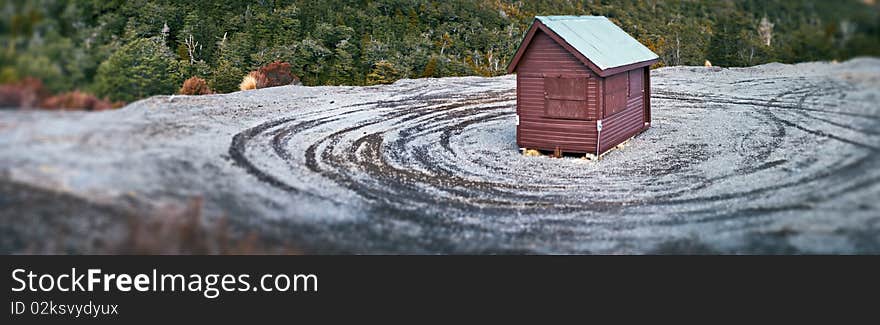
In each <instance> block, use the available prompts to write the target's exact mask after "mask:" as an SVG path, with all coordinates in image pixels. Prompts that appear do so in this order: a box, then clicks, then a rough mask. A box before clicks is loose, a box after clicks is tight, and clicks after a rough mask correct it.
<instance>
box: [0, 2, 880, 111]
mask: <svg viewBox="0 0 880 325" xmlns="http://www.w3.org/2000/svg"><path fill="white" fill-rule="evenodd" d="M2 7H3V10H4V12H5V14H4V15H5V16H4V18H6V19H2V20H0V68H2V69H0V80H4V81H12V80H15V79H21V78H25V77H28V76H35V77H38V78H40V79H41V80H42V81H43V83H44V84H45V86H46V88H48V89H49V90H51V91H53V92H60V91H68V90H73V89H96V90H100V91H101V93H102V94H106V95H110V96H111V97H112V98H114V99H121V98H126V100H131V99H136V98H140V97H142V96H147V95H150V94H155V93H172V92H174V91H175V90H176V89H175V88H176V86H179V85H180V82H181V81H182V80H183V78H184V77H190V76H200V77H202V78H205V79H206V80H207V81H208V84H209V85H211V87H212V88H214V90H216V91H219V92H228V91H234V90H236V89H238V83H239V82H240V81H241V78H242V76H243V75H244V74H245V73H247V72H248V71H254V70H256V69H258V68H259V67H262V66H265V65H267V64H270V63H271V62H274V61H283V62H289V63H291V70H292V73H293V74H294V75H296V76H297V77H299V78H300V79H301V80H302V82H303V84H305V85H365V84H375V83H386V82H393V81H394V80H396V79H398V78H415V77H444V76H464V75H484V76H493V75H500V74H504V73H506V71H505V68H506V66H507V63H508V62H510V60H511V58H512V56H513V55H514V53H515V51H516V49H517V47H518V46H519V43H520V40H521V39H522V37H523V34H524V32H525V31H526V29H527V28H528V27H529V25H530V24H531V22H532V20H533V18H534V16H535V15H604V16H607V17H609V18H610V19H611V20H612V21H614V22H615V23H617V24H618V25H620V26H621V28H623V29H624V30H625V31H627V32H628V33H630V34H631V35H633V36H634V37H636V38H637V39H638V40H639V41H641V42H642V43H644V44H645V45H646V46H648V47H649V48H651V49H652V50H653V51H655V52H656V53H657V54H658V55H659V56H660V59H661V63H660V65H702V64H703V61H704V60H706V59H709V60H711V61H712V62H713V63H714V64H715V65H720V66H745V65H754V64H761V63H766V62H772V61H779V62H785V63H791V62H799V61H809V60H832V59H837V60H844V59H847V58H851V57H854V56H859V55H880V7H878V5H876V4H874V5H869V4H866V2H865V1H825V0H776V1H768V0H737V1H710V0H668V1H662V0H620V1H605V0H601V1H600V0H593V1H570V0H544V1H519V0H497V1H483V0H448V1H435V0H412V1H400V0H372V1H343V0H325V1H309V0H276V1H242V0H229V1H170V0H131V1H98V0H42V1H28V0H7V1H6V2H4V5H3V6H2ZM765 17H766V19H767V24H765V25H764V26H765V27H767V26H770V25H772V27H770V28H769V29H768V28H765V30H761V28H762V27H761V21H762V19H763V18H765ZM767 35H770V37H769V38H770V44H769V45H767V44H766V43H767ZM143 39H153V40H154V42H155V43H156V44H158V45H161V47H163V48H164V49H162V50H161V51H158V50H157V51H158V52H162V53H163V54H162V55H158V56H157V59H156V60H157V61H155V62H157V63H156V64H155V66H151V68H149V69H147V68H145V67H146V66H145V65H144V64H145V62H141V61H144V60H140V61H138V60H135V59H134V58H131V57H129V58H127V60H128V61H126V62H127V63H126V64H128V63H131V64H134V63H137V64H136V65H131V66H128V67H126V66H123V65H121V63H120V62H122V59H123V58H121V57H120V56H124V55H123V54H122V53H123V52H126V51H127V52H131V51H133V50H132V49H131V48H130V47H131V45H132V44H135V43H138V42H140V41H141V40H143ZM140 46H144V44H142V43H141V45H140ZM124 49H125V50H124ZM168 49H170V50H168ZM158 52H157V53H158ZM111 54H112V55H113V58H112V60H113V62H111ZM166 54H167V55H166ZM158 57H161V59H158ZM135 61H137V62H135ZM158 62H161V63H158ZM150 64H152V63H150ZM99 66H100V67H101V68H100V69H99ZM147 66H149V64H148V65H147ZM144 69H146V70H144ZM159 71H165V72H164V73H159ZM117 76H118V78H117ZM122 76H125V78H132V79H133V80H131V81H128V80H125V78H123V77H122ZM145 78H155V79H154V80H152V81H150V82H147V80H146V79H145ZM169 81H175V82H169ZM169 85H173V87H172V86H169ZM154 86H155V87H154ZM112 92H127V93H112Z"/></svg>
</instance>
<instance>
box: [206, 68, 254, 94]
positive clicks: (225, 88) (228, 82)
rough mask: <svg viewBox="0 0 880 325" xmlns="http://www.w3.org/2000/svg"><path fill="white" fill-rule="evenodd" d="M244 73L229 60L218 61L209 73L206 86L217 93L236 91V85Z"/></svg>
mask: <svg viewBox="0 0 880 325" xmlns="http://www.w3.org/2000/svg"><path fill="white" fill-rule="evenodd" d="M244 75H245V73H244V71H242V70H241V69H239V68H237V67H236V66H235V65H233V64H232V62H231V61H229V60H220V61H219V62H217V67H216V68H214V70H213V71H212V72H211V79H210V80H209V81H208V84H209V85H210V86H211V88H212V89H214V90H215V91H217V92H220V93H228V92H233V91H236V90H238V84H239V83H240V82H241V78H242V77H244Z"/></svg>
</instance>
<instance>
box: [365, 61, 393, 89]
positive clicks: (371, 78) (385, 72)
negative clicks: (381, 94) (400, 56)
mask: <svg viewBox="0 0 880 325" xmlns="http://www.w3.org/2000/svg"><path fill="white" fill-rule="evenodd" d="M398 78H400V72H399V71H397V69H396V68H395V67H394V64H392V63H391V62H388V61H384V60H383V61H379V62H376V64H374V65H373V71H371V72H370V74H368V75H367V85H380V84H389V83H392V82H394V81H396V80H397V79H398Z"/></svg>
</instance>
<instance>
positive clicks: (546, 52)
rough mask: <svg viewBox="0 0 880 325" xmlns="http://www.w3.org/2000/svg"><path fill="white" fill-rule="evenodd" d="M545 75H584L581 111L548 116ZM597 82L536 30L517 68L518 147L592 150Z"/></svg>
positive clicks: (600, 98)
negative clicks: (566, 115) (584, 83)
mask: <svg viewBox="0 0 880 325" xmlns="http://www.w3.org/2000/svg"><path fill="white" fill-rule="evenodd" d="M545 77H550V78H553V77H565V78H585V80H586V86H585V89H586V91H587V94H586V95H585V100H583V103H584V104H585V106H586V107H584V108H583V109H584V110H585V111H584V113H583V114H577V115H572V117H575V118H559V117H556V118H553V117H551V116H550V114H548V111H547V99H546V94H545V86H546V85H545V82H544V80H545ZM601 84H602V79H601V78H599V76H598V75H597V74H595V73H594V72H593V71H592V70H590V69H589V68H588V67H586V66H585V65H584V64H583V63H581V62H580V61H579V60H578V59H577V58H575V57H574V55H572V54H571V53H570V52H568V51H567V50H565V49H564V48H563V47H562V46H561V45H559V44H558V43H556V41H554V40H553V39H551V38H550V37H549V36H548V35H547V34H545V33H543V32H541V31H538V32H536V33H535V35H534V36H533V38H532V40H531V43H530V44H529V46H528V49H527V50H526V51H525V52H524V53H523V57H522V59H521V61H520V63H519V66H518V68H517V87H516V89H517V109H516V111H517V114H518V115H519V126H517V132H516V138H517V144H518V145H519V147H522V148H531V149H541V150H555V149H556V147H559V149H560V150H562V151H566V152H595V151H596V134H597V132H596V120H597V119H600V118H601V110H600V109H599V108H600V107H602V101H603V96H602V86H601ZM571 98H572V99H579V98H578V97H571ZM557 99H558V98H557ZM578 103H581V102H578ZM551 114H552V112H551Z"/></svg>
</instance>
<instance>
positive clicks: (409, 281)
mask: <svg viewBox="0 0 880 325" xmlns="http://www.w3.org/2000/svg"><path fill="white" fill-rule="evenodd" d="M2 259H3V261H4V264H5V268H4V271H5V276H6V278H7V279H6V281H4V283H5V284H6V285H5V286H4V288H3V291H4V292H5V293H6V294H7V299H6V300H5V301H6V304H7V306H6V308H7V313H8V316H7V319H9V320H11V321H13V323H21V322H34V321H36V322H39V323H45V322H49V321H71V320H82V321H111V322H124V323H128V322H133V321H136V322H142V321H171V322H175V323H177V322H181V321H188V320H193V321H200V322H205V321H222V322H224V323H226V322H231V321H253V320H255V319H276V320H290V321H291V322H293V321H304V320H310V321H322V322H330V321H341V320H352V319H362V320H366V319H374V320H389V319H403V320H407V319H409V320H412V321H413V322H418V321H416V320H418V319H425V318H429V319H435V318H437V317H442V318H449V317H453V319H455V318H454V317H457V316H456V315H474V314H481V315H493V314H496V313H498V314H499V316H500V315H505V317H510V316H512V315H516V313H526V312H539V311H548V312H552V313H551V314H552V315H561V314H570V313H574V315H577V314H578V313H581V312H589V311H601V310H603V308H606V307H613V308H620V307H621V306H654V307H657V306H659V305H663V304H671V305H672V306H701V305H704V304H708V305H715V304H717V303H722V302H724V301H728V302H729V301H730V300H734V301H736V303H737V304H746V305H755V306H758V305H761V304H764V303H772V304H777V303H778V301H783V300H784V301H791V298H792V297H794V298H799V299H806V300H807V301H809V302H811V303H816V302H819V301H828V300H836V299H839V298H840V297H858V296H861V295H862V294H867V295H868V296H869V297H870V296H872V295H874V294H875V293H876V292H877V289H878V288H880V286H878V284H880V281H878V279H877V277H876V275H877V274H880V269H878V267H877V263H876V257H835V258H833V259H834V260H835V261H834V262H833V265H835V267H834V268H829V267H828V266H829V264H828V261H824V259H826V258H816V257H781V258H780V257H689V258H685V257H623V256H595V257H577V256H482V257H477V256H396V257H395V256H218V257H210V256H4V257H3V258H2ZM735 297H749V299H747V300H741V299H740V298H735ZM863 303H869V302H867V301H863ZM853 306H856V305H853ZM639 308H641V307H639ZM548 315H549V314H548ZM363 317H366V318H363ZM409 317H416V318H409Z"/></svg>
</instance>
